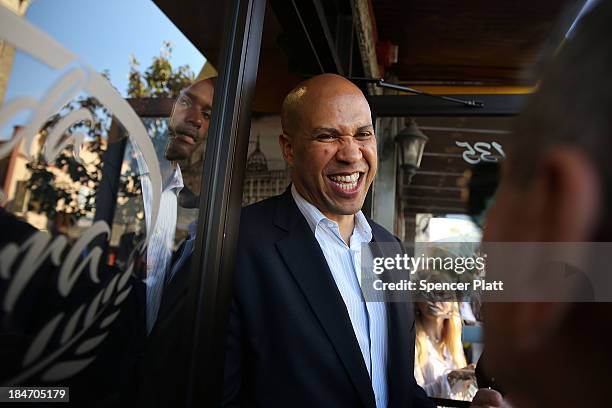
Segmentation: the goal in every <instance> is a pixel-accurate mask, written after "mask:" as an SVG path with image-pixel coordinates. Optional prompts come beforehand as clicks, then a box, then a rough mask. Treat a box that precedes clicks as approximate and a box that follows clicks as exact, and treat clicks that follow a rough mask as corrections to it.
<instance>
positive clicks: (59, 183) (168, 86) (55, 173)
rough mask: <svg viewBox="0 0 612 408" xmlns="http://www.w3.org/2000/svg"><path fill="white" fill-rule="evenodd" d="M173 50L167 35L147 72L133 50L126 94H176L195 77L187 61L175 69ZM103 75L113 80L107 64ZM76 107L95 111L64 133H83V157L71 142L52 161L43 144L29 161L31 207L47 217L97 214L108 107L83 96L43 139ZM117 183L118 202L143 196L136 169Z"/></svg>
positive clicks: (50, 126) (59, 115) (54, 118)
mask: <svg viewBox="0 0 612 408" xmlns="http://www.w3.org/2000/svg"><path fill="white" fill-rule="evenodd" d="M171 55H172V47H171V44H170V42H168V41H165V42H164V43H163V47H162V49H161V52H160V54H159V55H158V56H156V57H154V58H153V61H152V62H151V65H150V66H149V67H148V68H147V69H146V70H145V71H144V72H141V71H140V64H139V62H138V61H137V60H136V58H135V57H134V56H133V55H132V56H130V62H129V63H130V72H129V81H128V89H127V94H128V97H130V98H145V97H176V96H178V94H179V92H180V90H181V89H183V88H184V87H186V86H188V85H189V84H191V83H192V82H193V81H194V79H195V75H194V73H193V71H191V69H190V68H189V66H188V65H183V66H179V67H178V68H177V69H174V68H173V67H172V64H171V63H170V57H171ZM102 75H103V76H104V77H105V78H106V79H108V80H109V81H110V73H109V72H108V70H104V71H102ZM77 109H87V110H89V111H90V112H91V113H92V115H93V117H94V123H76V124H74V125H73V126H71V127H70V128H69V129H67V130H66V132H65V137H66V136H67V135H70V134H72V133H74V132H82V133H84V134H85V141H84V145H83V150H82V154H81V157H80V160H77V158H75V155H74V152H73V148H72V147H68V148H66V149H64V150H63V151H62V152H61V153H60V154H59V155H58V156H57V158H56V159H55V160H54V161H53V162H52V163H47V162H46V161H45V159H44V156H43V152H42V149H41V152H39V154H38V155H36V156H35V157H34V159H33V160H32V161H31V162H30V163H28V164H27V167H28V169H29V170H30V172H31V177H30V180H28V182H27V188H28V189H29V190H30V200H29V203H28V209H29V210H30V211H35V212H38V213H44V214H46V215H47V217H48V218H55V217H57V216H59V215H61V216H65V215H68V216H70V217H71V218H73V219H74V220H76V219H78V218H80V217H84V216H87V217H93V213H94V211H95V205H96V203H95V198H96V192H97V190H98V186H99V185H100V181H101V178H102V155H103V153H104V151H105V150H106V142H105V141H106V140H108V129H110V125H111V122H112V116H111V115H110V112H109V111H108V110H107V109H106V108H104V107H103V106H102V105H100V103H99V102H98V101H97V100H96V99H95V98H92V97H84V96H83V97H79V98H78V99H75V100H74V101H72V102H71V103H69V104H68V105H66V106H64V107H63V108H62V109H61V110H60V112H58V113H57V114H55V115H53V116H52V117H51V118H49V120H48V121H47V122H46V123H45V124H44V125H43V127H42V128H41V130H40V135H41V139H40V145H41V146H44V145H45V140H46V137H47V135H48V134H49V132H51V130H53V128H54V127H55V126H56V125H57V123H58V122H59V120H60V119H61V118H63V117H64V116H66V115H67V114H68V113H70V112H72V111H74V110H77ZM156 123H157V122H156ZM151 126H153V125H150V126H147V131H148V132H150V133H151V135H152V137H154V136H155V134H156V132H158V131H159V130H160V129H151ZM159 126H161V125H159ZM153 127H155V126H153ZM119 183H120V187H119V195H118V198H119V201H120V202H125V201H126V200H127V199H129V198H133V197H139V196H140V194H141V187H140V182H139V178H138V174H136V172H135V171H134V170H133V169H130V170H128V171H127V172H125V173H122V175H121V178H120V180H119ZM120 207H121V205H120Z"/></svg>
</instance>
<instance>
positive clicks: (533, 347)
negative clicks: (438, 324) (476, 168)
mask: <svg viewBox="0 0 612 408" xmlns="http://www.w3.org/2000/svg"><path fill="white" fill-rule="evenodd" d="M602 3H603V4H601V5H600V6H598V7H596V8H595V9H594V11H593V13H592V15H588V16H586V18H585V19H583V20H582V21H581V22H580V26H579V27H578V29H577V31H576V32H575V36H574V37H573V38H572V39H570V40H569V41H568V42H566V44H564V47H563V49H562V50H561V52H560V53H559V55H557V56H556V58H555V59H554V60H553V61H551V63H550V65H549V66H548V67H547V68H546V69H545V71H544V74H543V77H542V81H541V83H540V84H539V87H538V90H537V93H536V94H534V95H532V97H531V98H530V100H529V103H528V104H527V106H526V108H525V110H524V112H523V113H521V115H520V116H519V117H518V119H517V126H516V129H515V130H516V131H515V134H514V138H515V141H516V147H515V148H514V149H513V151H512V152H510V154H509V155H508V160H507V161H506V162H505V163H504V165H503V169H502V177H501V184H500V187H499V189H498V191H497V194H496V200H495V203H494V205H493V206H492V207H491V209H490V212H489V214H488V218H487V221H486V227H485V233H484V239H485V240H486V241H492V242H495V241H506V242H513V241H514V242H588V241H612V228H611V226H612V223H611V220H612V216H611V215H610V213H609V212H608V211H606V209H607V208H608V206H609V204H610V203H612V201H611V194H610V193H611V191H612V166H610V162H609V161H610V159H609V156H610V153H612V119H611V118H612V79H611V77H610V72H612V43H610V41H611V40H610V39H612V24H610V22H609V21H610V18H612V7H611V6H612V4H611V3H610V2H602ZM484 311H485V321H486V325H485V331H486V347H487V368H488V369H489V370H490V371H491V372H492V373H493V372H494V373H495V376H496V377H497V379H498V380H499V381H500V382H501V384H502V386H503V387H504V388H505V389H506V388H507V391H508V393H509V395H511V396H514V397H515V399H517V400H518V401H520V402H517V403H518V405H517V406H521V407H529V406H593V405H592V404H594V403H596V401H599V399H600V398H601V397H603V396H604V395H605V397H606V398H607V392H602V391H604V389H603V388H602V387H601V384H602V383H606V384H607V382H608V380H609V379H610V375H609V367H608V365H609V364H608V363H607V361H606V360H607V353H608V352H609V346H608V344H607V343H608V342H607V338H606V337H605V336H603V335H602V334H600V332H599V330H598V329H597V327H598V326H599V325H603V326H607V323H608V321H609V319H610V308H609V307H608V306H606V305H604V304H581V303H509V304H494V303H490V304H487V305H486V308H485V310H484ZM577 401H582V402H583V403H577ZM576 404H578V405H576ZM603 405H607V404H605V403H604V404H603Z"/></svg>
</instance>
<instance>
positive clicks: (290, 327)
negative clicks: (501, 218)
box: [224, 74, 499, 408]
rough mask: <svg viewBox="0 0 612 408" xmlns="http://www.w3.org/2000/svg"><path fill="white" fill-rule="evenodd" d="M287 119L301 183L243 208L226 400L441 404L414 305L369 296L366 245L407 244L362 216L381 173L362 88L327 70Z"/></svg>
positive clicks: (306, 86) (295, 176)
mask: <svg viewBox="0 0 612 408" xmlns="http://www.w3.org/2000/svg"><path fill="white" fill-rule="evenodd" d="M281 120H282V127H283V134H282V135H281V136H280V137H279V143H280V147H281V150H282V153H283V156H284V158H285V160H286V162H287V163H288V165H289V166H290V168H291V170H292V181H293V184H292V186H291V187H290V188H289V189H288V190H287V191H286V192H285V193H284V194H283V195H281V196H277V197H273V198H271V199H268V200H264V201H262V202H260V203H257V204H254V205H252V206H249V207H246V208H245V209H244V210H243V212H242V215H241V225H240V236H239V239H238V253H237V265H236V273H235V289H234V290H235V292H234V298H233V302H232V307H231V316H230V323H229V327H230V328H229V338H228V349H227V354H226V365H225V390H224V405H225V406H261V407H359V406H363V407H377V408H381V407H433V404H432V403H431V402H430V401H429V400H428V398H427V397H426V395H425V393H424V391H423V390H422V389H421V388H420V387H419V386H418V385H417V384H416V382H415V379H414V375H413V370H414V336H415V333H414V316H413V312H412V304H411V303H400V302H397V303H376V302H364V300H363V295H362V293H361V288H360V283H359V277H358V271H359V259H360V252H361V250H362V244H364V243H368V242H377V243H380V242H385V243H395V244H396V245H397V246H398V250H399V243H398V241H397V239H396V238H395V237H394V236H393V235H392V234H390V233H389V232H387V231H386V230H385V229H384V228H382V227H381V226H379V225H378V224H376V223H375V222H373V221H372V220H369V219H366V217H365V216H364V215H363V213H362V212H361V211H360V210H361V207H362V205H363V202H364V200H365V196H366V193H367V191H368V189H369V187H370V185H371V183H372V180H373V179H374V176H375V174H376V169H377V153H376V137H375V135H374V128H373V124H372V117H371V112H370V108H369V106H368V103H367V101H366V99H365V97H364V95H363V93H362V92H361V91H360V90H359V88H357V87H356V86H355V85H353V84H352V83H351V82H349V81H347V80H346V79H344V78H342V77H340V76H337V75H331V74H325V75H319V76H317V77H314V78H312V79H310V80H308V81H306V82H304V83H302V84H300V85H299V86H298V87H297V88H295V89H294V90H293V91H291V92H290V93H289V95H287V97H286V98H285V101H284V103H283V107H282V113H281ZM364 250H365V249H364ZM496 397H497V396H495V395H494V396H493V398H489V399H487V398H484V399H483V397H482V395H481V396H480V397H479V398H480V400H479V401H480V402H481V403H482V405H483V406H484V405H487V404H488V403H490V404H491V405H495V403H497V402H499V401H498V399H497V398H496Z"/></svg>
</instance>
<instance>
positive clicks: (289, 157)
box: [278, 133, 293, 166]
mask: <svg viewBox="0 0 612 408" xmlns="http://www.w3.org/2000/svg"><path fill="white" fill-rule="evenodd" d="M278 145H279V146H280V149H281V152H282V153H283V158H284V159H285V161H286V162H287V164H288V165H289V166H293V143H292V142H291V139H290V138H289V136H287V135H286V134H284V133H281V134H280V135H279V136H278Z"/></svg>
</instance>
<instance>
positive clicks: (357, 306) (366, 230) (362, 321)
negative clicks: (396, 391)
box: [291, 185, 388, 408]
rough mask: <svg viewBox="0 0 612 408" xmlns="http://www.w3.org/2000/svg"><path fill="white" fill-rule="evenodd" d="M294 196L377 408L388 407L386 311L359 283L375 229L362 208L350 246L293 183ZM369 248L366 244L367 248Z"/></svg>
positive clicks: (383, 305) (356, 215) (334, 226)
mask: <svg viewBox="0 0 612 408" xmlns="http://www.w3.org/2000/svg"><path fill="white" fill-rule="evenodd" d="M291 195H292V196H293V199H294V200H295V203H296V204H297V206H298V208H299V209H300V212H301V213H302V214H303V215H304V217H305V218H306V221H307V222H308V225H309V226H310V229H311V230H312V232H313V233H314V234H315V238H316V240H317V242H318V243H319V246H320V247H321V250H322V251H323V255H324V256H325V260H326V261H327V265H328V266H329V270H330V271H331V274H332V276H333V278H334V281H335V282H336V286H337V287H338V290H339V291H340V295H341V296H342V300H344V304H345V305H346V309H347V311H348V315H349V318H350V319H351V324H352V326H353V331H354V332H355V337H356V338H357V342H358V343H359V348H360V349H361V355H362V356H363V361H364V363H365V366H366V368H367V369H368V373H369V374H370V379H371V381H372V389H373V391H374V396H375V399H376V407H377V408H386V407H387V400H388V398H387V314H386V309H385V304H384V303H380V302H365V301H364V298H363V293H362V291H361V285H360V280H361V279H360V273H359V271H360V269H361V247H362V244H365V243H368V242H370V241H371V240H372V228H371V227H370V225H369V224H368V222H367V220H366V218H365V216H364V215H363V213H362V212H361V211H359V212H358V213H357V214H355V228H354V230H353V234H352V235H351V238H350V243H349V245H347V244H346V243H345V242H344V240H343V239H342V236H341V235H340V229H339V226H338V223H336V222H335V221H332V220H330V219H329V218H327V217H325V215H323V213H321V211H319V209H317V208H316V207H315V206H314V205H312V204H310V203H309V202H308V201H306V199H304V198H303V197H302V196H301V195H300V194H299V193H298V192H297V190H296V188H295V186H294V185H292V186H291ZM364 248H367V247H364Z"/></svg>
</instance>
